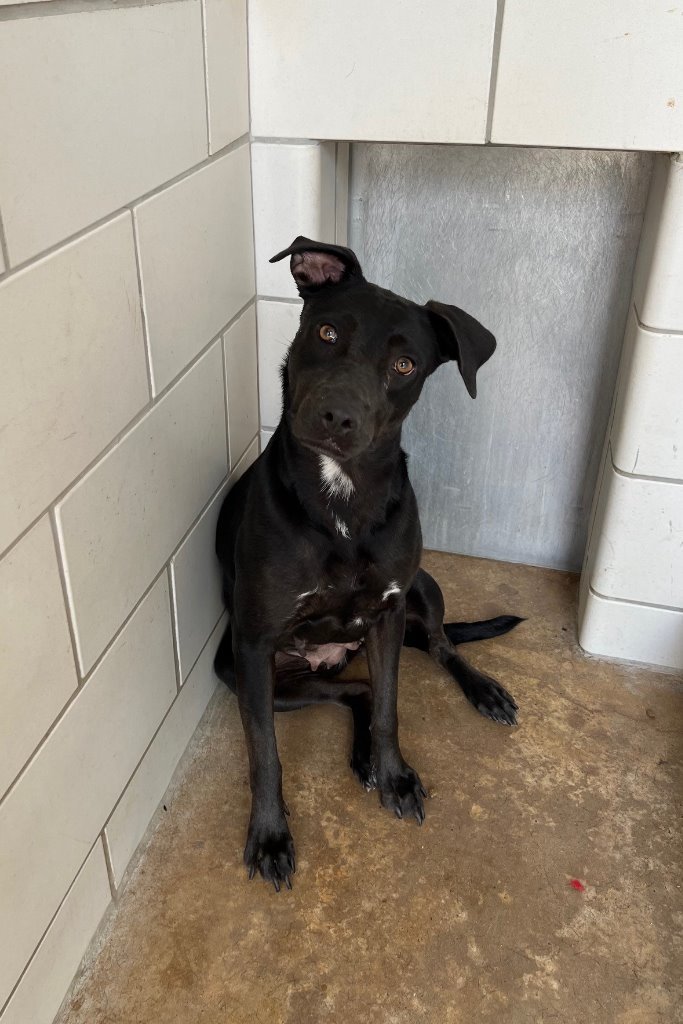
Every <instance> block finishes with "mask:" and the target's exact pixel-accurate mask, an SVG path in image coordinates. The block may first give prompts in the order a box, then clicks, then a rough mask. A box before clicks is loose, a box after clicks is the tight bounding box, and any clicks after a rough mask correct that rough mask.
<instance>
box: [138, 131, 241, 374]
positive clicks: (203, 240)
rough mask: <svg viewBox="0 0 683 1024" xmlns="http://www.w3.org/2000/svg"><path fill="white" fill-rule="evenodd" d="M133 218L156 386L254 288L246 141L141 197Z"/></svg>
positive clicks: (176, 370)
mask: <svg viewBox="0 0 683 1024" xmlns="http://www.w3.org/2000/svg"><path fill="white" fill-rule="evenodd" d="M135 222H136V227H137V236H138V243H139V246H140V270H141V277H142V292H143V297H144V304H145V314H146V318H147V331H148V335H149V347H150V351H151V357H152V376H153V380H154V391H155V393H158V392H159V391H161V390H163V388H164V387H166V385H167V384H169V383H170V381H171V380H173V378H174V377H175V376H176V375H177V374H178V373H180V371H181V370H182V369H183V367H184V366H186V365H187V363H188V362H189V361H190V360H191V359H192V358H193V356H195V355H196V354H197V352H199V351H200V350H201V349H202V348H203V347H204V345H207V344H208V342H209V341H211V339H212V338H213V337H215V336H216V334H218V332H219V331H220V330H221V328H222V327H223V326H224V325H225V324H226V323H227V321H228V320H230V319H231V318H232V317H233V316H234V315H235V314H236V313H237V312H238V311H239V310H240V309H241V308H242V306H244V305H245V304H246V303H247V302H248V301H249V299H250V298H251V297H252V295H253V293H254V270H253V263H254V257H253V231H252V222H251V181H250V175H249V147H248V145H246V144H244V145H243V146H240V147H238V149H236V150H234V151H233V152H232V153H228V154H226V155H225V156H223V157H219V158H218V159H217V160H214V161H213V162H212V163H210V164H208V165H207V166H206V167H203V168H202V169H201V170H199V171H196V172H195V173H194V174H191V175H190V176H189V177H187V178H184V179H183V180H182V181H179V182H178V183H177V184H175V185H172V186H171V187H170V188H168V189H166V190H165V191H164V192H161V193H159V194H158V195H156V196H153V197H152V198H151V199H149V200H147V201H146V202H144V203H142V204H141V205H140V206H138V207H137V208H136V210H135Z"/></svg>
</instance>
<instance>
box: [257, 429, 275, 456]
mask: <svg viewBox="0 0 683 1024" xmlns="http://www.w3.org/2000/svg"><path fill="white" fill-rule="evenodd" d="M273 433H274V431H272V430H262V431H261V433H260V435H259V441H260V445H261V451H262V452H263V451H265V450H266V448H267V446H268V442H269V441H270V439H271V437H272V436H273Z"/></svg>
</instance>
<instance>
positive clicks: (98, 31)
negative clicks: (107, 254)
mask: <svg viewBox="0 0 683 1024" xmlns="http://www.w3.org/2000/svg"><path fill="white" fill-rule="evenodd" d="M202 64H203V62H202V31H201V9H200V2H199V0H183V2H180V3H164V4H151V5H143V6H140V7H135V8H133V7H126V8H125V9H121V10H116V9H109V10H98V11H92V12H89V11H85V12H81V13H68V14H66V13H62V14H60V15H59V17H49V16H48V17H37V18H22V19H18V20H15V21H7V22H4V23H3V26H2V32H0V96H2V97H3V100H2V103H1V104H0V152H1V153H2V160H0V209H2V215H3V222H4V225H5V232H6V236H7V245H8V249H9V255H10V261H11V263H12V264H13V265H16V264H17V263H20V262H22V261H23V260H25V259H27V258H28V257H30V256H34V255H36V254H37V253H39V252H41V251H42V250H44V249H45V248H46V247H47V246H50V245H54V244H55V243H56V242H59V241H61V240H62V239H63V238H66V237H68V236H69V235H71V234H73V233H74V232H76V231H79V230H80V229H81V228H84V227H86V226H87V225H88V224H90V223H92V222H93V221H95V220H97V219H98V218H100V217H103V216H104V215H106V214H108V213H111V212H113V211H114V210H116V209H117V208H118V207H120V206H122V205H123V204H125V203H128V202H130V200H132V199H135V198H136V197H137V196H140V195H142V194H143V193H145V192H148V191H149V190H150V189H153V188H156V187H157V186H158V185H159V184H160V183H162V182H164V181H168V179H169V178H172V177H174V176H175V175H176V174H179V173H180V172H181V171H184V170H186V169H187V168H188V167H190V166H192V165H193V164H195V163H198V162H199V161H200V160H202V159H203V158H204V157H205V156H206V152H207V145H206V100H205V94H204V75H203V67H202Z"/></svg>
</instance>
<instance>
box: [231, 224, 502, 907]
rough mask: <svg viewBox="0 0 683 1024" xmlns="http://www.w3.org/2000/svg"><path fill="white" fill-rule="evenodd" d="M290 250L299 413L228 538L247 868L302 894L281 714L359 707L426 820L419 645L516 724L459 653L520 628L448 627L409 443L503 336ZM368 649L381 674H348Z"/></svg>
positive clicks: (318, 246)
mask: <svg viewBox="0 0 683 1024" xmlns="http://www.w3.org/2000/svg"><path fill="white" fill-rule="evenodd" d="M286 256H290V257H291V260H290V266H291V271H292V275H293V277H294V279H295V281H296V283H297V286H298V289H299V293H300V295H301V296H302V298H303V300H304V305H303V310H302V313H301V324H300V327H299V330H298V332H297V334H296V337H295V338H294V341H293V343H292V345H291V347H290V349H289V352H288V354H287V359H286V362H285V364H284V366H283V368H282V392H283V413H282V419H281V420H280V424H279V426H278V428H277V430H276V431H275V434H274V435H273V437H272V439H271V441H270V443H269V445H268V447H267V448H266V450H265V452H263V454H262V455H261V457H260V458H259V459H258V460H257V461H256V463H255V464H254V465H253V466H252V467H251V468H250V469H249V470H248V471H247V472H246V473H245V474H244V476H243V477H242V478H241V479H240V480H239V482H238V483H237V484H236V485H235V487H234V488H233V490H232V491H231V492H230V493H229V494H228V496H227V498H226V499H225V502H224V504H223V508H222V509H221V513H220V518H219V522H218V529H217V536H216V551H217V554H218V557H219V559H220V562H221V565H222V569H223V578H224V593H225V601H226V605H227V608H228V612H229V616H230V623H229V625H228V628H227V630H226V633H225V636H224V637H223V640H222V642H221V645H220V648H219V650H218V653H217V655H216V660H215V668H216V672H217V673H218V675H219V676H220V677H221V678H222V679H223V680H224V681H225V682H226V683H227V684H228V686H229V687H230V688H231V690H233V691H234V692H236V693H237V697H238V700H239V708H240V714H241V716H242V723H243V725H244V731H245V735H246V741H247V749H248V754H249V766H250V780H251V791H252V810H251V819H250V822H249V831H248V835H247V844H246V849H245V851H244V859H245V862H246V864H247V867H248V869H249V877H250V878H251V877H253V875H254V873H255V872H256V870H258V871H260V873H261V875H262V876H263V877H264V878H265V879H266V880H268V881H271V882H272V883H273V885H274V886H275V889H276V890H278V891H279V889H280V886H281V884H285V885H286V886H287V887H291V881H290V876H291V875H292V874H293V873H294V844H293V842H292V837H291V834H290V831H289V828H288V825H287V821H286V815H287V814H288V811H287V807H286V805H285V802H284V800H283V797H282V769H281V766H280V761H279V759H278V753H277V747H276V742H275V730H274V722H273V712H274V711H280V710H282V711H286V710H290V709H293V708H299V707H303V706H304V705H307V704H313V703H317V702H321V701H333V702H335V703H337V704H342V705H345V706H346V707H348V708H349V709H350V710H351V712H352V714H353V723H354V737H353V750H352V756H351V767H352V768H353V771H354V773H355V774H356V776H357V777H358V779H359V780H360V782H361V783H362V784H363V785H364V786H365V787H366V789H372V788H377V789H378V790H379V796H380V801H381V803H382V804H383V805H384V806H385V807H387V808H389V809H390V810H392V811H394V813H395V814H396V815H397V816H398V817H399V818H402V817H405V816H411V817H415V818H416V819H417V821H418V823H420V824H422V821H423V820H424V806H423V798H424V797H425V795H426V794H425V790H424V789H423V786H422V783H421V781H420V778H419V776H418V774H417V772H416V771H415V770H414V769H413V768H411V767H410V765H408V764H407V763H406V762H405V760H404V759H403V756H402V754H401V751H400V748H399V743H398V719H397V711H396V691H397V676H398V661H399V653H400V650H401V645H402V644H405V645H407V646H414V647H419V648H420V649H422V650H424V651H428V652H429V654H430V655H431V656H432V657H433V658H434V659H435V660H436V661H437V662H438V663H439V664H440V665H443V666H444V667H445V668H446V669H447V670H448V671H449V672H450V673H451V675H452V676H453V677H454V679H456V680H457V682H458V683H459V684H460V686H461V687H462V689H463V691H464V693H465V695H466V696H467V698H468V700H469V701H470V702H471V703H472V704H473V705H474V706H475V707H476V708H477V709H478V710H479V711H480V712H481V713H482V714H483V715H486V716H487V717H489V718H492V719H493V720H494V721H497V722H501V723H503V724H505V725H514V724H515V721H516V710H517V705H516V704H515V702H514V700H513V699H512V697H511V696H510V695H509V694H508V693H507V692H506V691H505V690H504V689H503V687H502V686H500V685H499V684H498V683H497V682H495V680H493V679H491V678H490V677H488V676H485V675H483V674H482V673H481V672H478V671H477V670H476V669H474V668H472V667H471V666H470V665H468V663H467V662H466V661H465V660H464V659H463V658H462V657H461V656H460V655H459V654H458V653H457V652H456V650H455V646H456V645H457V644H461V643H466V642H468V641H471V640H481V639H485V638H487V637H492V636H498V635H500V634H501V633H505V632H507V631H508V630H509V629H512V627H513V626H515V625H516V624H517V623H518V622H519V621H520V620H519V619H518V618H516V617H514V616H500V617H499V618H496V619H490V620H487V621H485V622H474V623H452V624H448V625H445V626H444V621H443V617H444V603H443V597H442V595H441V591H440V589H439V587H438V585H437V584H436V582H435V581H434V580H433V579H432V578H431V576H429V575H428V574H427V573H426V572H425V571H424V570H423V569H420V555H421V550H422V536H421V532H420V521H419V518H418V511H417V504H416V501H415V495H414V493H413V489H412V487H411V485H410V481H409V480H408V472H407V469H406V458H405V455H404V453H403V451H402V450H401V424H402V423H403V420H404V419H405V417H406V416H407V414H408V412H409V410H410V409H411V407H412V406H413V405H414V404H415V402H416V401H417V399H418V397H419V395H420V392H421V390H422V385H423V383H424V381H425V379H426V378H427V377H428V376H429V374H431V373H432V372H433V371H434V370H435V369H436V368H437V367H438V366H439V365H440V364H441V363H443V362H445V361H447V360H451V359H454V360H456V361H457V363H458V366H459V369H460V373H461V375H462V377H463V380H464V382H465V385H466V387H467V390H468V392H469V393H470V395H471V396H472V397H473V398H474V397H475V395H476V373H477V370H478V369H479V367H480V366H481V365H482V363H484V362H485V361H486V360H487V359H488V358H489V357H490V356H491V355H492V354H493V350H494V348H495V339H494V338H493V335H492V334H490V333H489V331H487V330H486V329H485V328H484V327H482V326H481V324H479V323H478V322H477V321H476V320H474V319H473V318H472V317H471V316H469V315H468V314H467V313H464V312H463V311H462V310H460V309H457V308H456V307H455V306H446V305H443V304H441V303H438V302H428V303H427V304H426V305H425V306H419V305H417V304H416V303H414V302H410V301H409V300H407V299H404V298H401V297H400V296H398V295H394V294H393V293H392V292H389V291H385V290H384V289H383V288H379V287H377V286H376V285H374V284H370V283H368V282H367V281H366V280H365V278H364V277H363V273H362V271H361V268H360V265H359V263H358V260H357V259H356V256H355V254H354V253H353V252H352V251H351V250H350V249H346V248H343V247H341V246H335V245H326V244H323V243H319V242H313V241H311V240H310V239H307V238H302V237H299V238H297V239H296V240H295V241H294V242H293V244H292V245H291V246H290V248H289V249H286V250H285V251H284V252H281V253H279V254H278V255H277V256H275V257H273V260H272V261H271V262H274V261H275V260H280V259H283V258H284V257H286ZM360 644H364V647H365V652H366V655H367V661H368V668H369V681H368V682H365V681H344V680H342V679H340V678H338V677H337V673H338V672H339V670H340V669H341V668H342V667H343V665H344V663H345V661H346V660H347V658H348V656H349V654H350V653H352V652H353V651H354V650H355V649H357V647H358V646H359V645H360Z"/></svg>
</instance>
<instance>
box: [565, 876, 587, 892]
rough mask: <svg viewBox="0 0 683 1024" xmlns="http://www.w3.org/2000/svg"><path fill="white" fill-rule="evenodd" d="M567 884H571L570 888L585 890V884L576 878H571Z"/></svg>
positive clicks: (579, 890) (578, 890)
mask: <svg viewBox="0 0 683 1024" xmlns="http://www.w3.org/2000/svg"><path fill="white" fill-rule="evenodd" d="M569 884H570V885H571V887H572V889H576V891H577V892H585V891H586V886H585V885H584V884H583V883H582V882H580V881H579V880H578V878H572V880H571V882H570V883H569Z"/></svg>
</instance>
